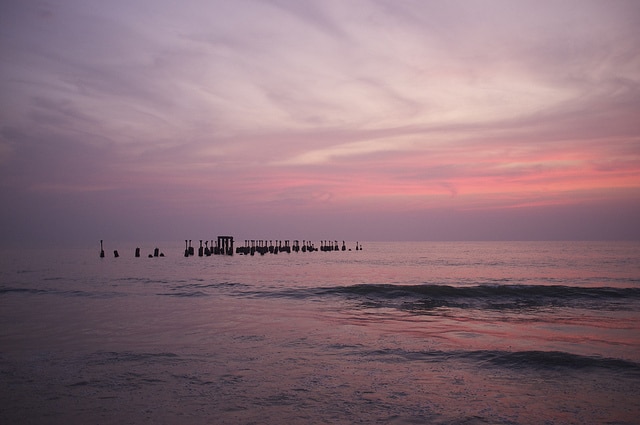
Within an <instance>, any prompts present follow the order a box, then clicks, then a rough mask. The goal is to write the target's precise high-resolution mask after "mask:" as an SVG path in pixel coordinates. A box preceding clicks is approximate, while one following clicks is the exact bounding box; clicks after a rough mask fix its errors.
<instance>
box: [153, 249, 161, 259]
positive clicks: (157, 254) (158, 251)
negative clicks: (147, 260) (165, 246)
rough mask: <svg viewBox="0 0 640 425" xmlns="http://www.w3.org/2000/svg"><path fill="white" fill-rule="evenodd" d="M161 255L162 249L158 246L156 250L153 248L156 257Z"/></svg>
mask: <svg viewBox="0 0 640 425" xmlns="http://www.w3.org/2000/svg"><path fill="white" fill-rule="evenodd" d="M159 255H160V249H158V248H156V249H154V250H153V256H154V257H157V256H159Z"/></svg>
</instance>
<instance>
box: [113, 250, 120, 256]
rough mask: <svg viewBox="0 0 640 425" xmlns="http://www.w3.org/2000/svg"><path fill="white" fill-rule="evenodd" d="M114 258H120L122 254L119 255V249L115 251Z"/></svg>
mask: <svg viewBox="0 0 640 425" xmlns="http://www.w3.org/2000/svg"><path fill="white" fill-rule="evenodd" d="M113 256H114V257H116V258H118V257H119V256H120V254H118V250H117V249H116V250H114V251H113Z"/></svg>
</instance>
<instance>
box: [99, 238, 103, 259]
mask: <svg viewBox="0 0 640 425" xmlns="http://www.w3.org/2000/svg"><path fill="white" fill-rule="evenodd" d="M100 258H104V249H103V248H102V239H100Z"/></svg>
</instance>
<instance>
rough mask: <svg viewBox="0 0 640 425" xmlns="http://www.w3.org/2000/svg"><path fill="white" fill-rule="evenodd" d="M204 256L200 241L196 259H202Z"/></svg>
mask: <svg viewBox="0 0 640 425" xmlns="http://www.w3.org/2000/svg"><path fill="white" fill-rule="evenodd" d="M203 255H204V248H203V247H202V239H200V248H198V257H202V256H203Z"/></svg>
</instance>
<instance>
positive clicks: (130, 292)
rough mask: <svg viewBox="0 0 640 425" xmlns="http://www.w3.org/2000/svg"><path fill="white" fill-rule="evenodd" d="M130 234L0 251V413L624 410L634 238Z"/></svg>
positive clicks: (133, 418) (202, 417)
mask: <svg viewBox="0 0 640 425" xmlns="http://www.w3.org/2000/svg"><path fill="white" fill-rule="evenodd" d="M318 245H319V242H316V246H318ZM140 246H141V248H142V257H141V258H134V255H133V252H134V249H135V246H126V245H123V244H120V245H119V246H116V244H109V243H106V245H105V251H106V257H105V258H99V255H98V254H99V246H96V247H90V248H86V249H66V250H63V249H59V250H55V249H32V250H20V251H3V252H2V253H1V258H0V423H2V424H74V423H77V424H87V423H96V424H142V423H154V424H187V423H188V424H285V423H287V424H352V423H365V424H369V423H385V424H386V423H391V424H422V423H426V424H429V423H433V424H638V423H640V243H638V242H508V243H507V242H484V243H462V242H446V243H433V242H428V243H427V242H424V243H417V242H411V243H386V242H385V243H382V242H367V243H364V249H363V250H362V251H355V250H354V248H355V244H354V243H348V246H349V248H352V250H351V251H338V252H322V251H318V252H307V253H303V252H299V253H291V254H286V253H280V254H277V255H275V254H266V255H264V256H260V255H255V256H244V255H234V256H211V257H202V258H200V257H198V256H197V255H196V256H195V257H189V258H184V257H183V249H184V242H182V241H177V242H175V243H163V244H159V245H158V246H159V248H160V250H161V251H162V252H163V253H164V254H165V257H158V258H147V257H146V255H147V254H148V253H150V252H153V249H154V248H155V247H156V245H155V244H147V245H144V244H141V245H140ZM113 249H118V250H119V253H120V257H119V258H114V257H113V255H112V254H111V252H112V250H113Z"/></svg>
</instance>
